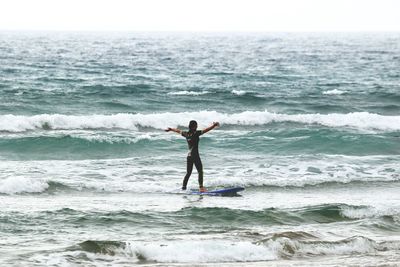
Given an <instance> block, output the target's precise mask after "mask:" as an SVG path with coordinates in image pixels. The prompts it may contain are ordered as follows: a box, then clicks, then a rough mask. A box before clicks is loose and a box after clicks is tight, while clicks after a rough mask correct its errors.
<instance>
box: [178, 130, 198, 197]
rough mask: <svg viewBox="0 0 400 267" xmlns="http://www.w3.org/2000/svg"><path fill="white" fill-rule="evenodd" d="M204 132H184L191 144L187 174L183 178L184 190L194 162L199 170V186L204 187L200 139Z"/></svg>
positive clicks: (189, 144)
mask: <svg viewBox="0 0 400 267" xmlns="http://www.w3.org/2000/svg"><path fill="white" fill-rule="evenodd" d="M202 134H203V131H188V132H186V131H183V132H182V136H183V137H185V138H186V141H187V143H188V146H189V153H188V156H187V164H186V175H185V178H184V179H183V185H182V189H183V190H186V186H187V183H188V181H189V177H190V175H191V174H192V170H193V164H194V165H195V166H196V169H197V172H198V173H199V186H200V187H203V164H202V163H201V159H200V155H199V141H200V135H202Z"/></svg>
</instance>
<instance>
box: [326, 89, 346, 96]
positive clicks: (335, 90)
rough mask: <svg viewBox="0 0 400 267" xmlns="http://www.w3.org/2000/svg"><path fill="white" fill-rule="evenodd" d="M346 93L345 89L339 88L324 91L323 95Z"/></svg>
mask: <svg viewBox="0 0 400 267" xmlns="http://www.w3.org/2000/svg"><path fill="white" fill-rule="evenodd" d="M345 93H346V92H345V91H341V90H338V89H333V90H329V91H325V92H322V94H323V95H342V94H345Z"/></svg>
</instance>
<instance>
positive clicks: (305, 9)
mask: <svg viewBox="0 0 400 267" xmlns="http://www.w3.org/2000/svg"><path fill="white" fill-rule="evenodd" d="M0 30H61V31H63V30H73V31H77V30H84V31H400V0H196V1H194V0H0Z"/></svg>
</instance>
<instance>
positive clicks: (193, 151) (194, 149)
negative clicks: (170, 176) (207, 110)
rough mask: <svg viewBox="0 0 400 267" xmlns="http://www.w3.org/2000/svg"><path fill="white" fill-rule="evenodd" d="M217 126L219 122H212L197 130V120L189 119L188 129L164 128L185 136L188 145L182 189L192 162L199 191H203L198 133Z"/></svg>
mask: <svg viewBox="0 0 400 267" xmlns="http://www.w3.org/2000/svg"><path fill="white" fill-rule="evenodd" d="M217 126H219V122H213V124H212V125H211V126H210V127H207V128H205V129H203V130H197V122H196V121H190V122H189V131H181V130H179V129H175V128H170V127H168V128H167V129H165V131H166V132H169V131H172V132H176V133H178V134H181V135H182V136H183V137H185V138H186V141H187V143H188V146H189V153H188V156H187V164H186V175H185V178H184V179H183V185H182V190H186V186H187V183H188V181H189V177H190V175H191V174H192V170H193V164H194V165H195V166H196V169H197V172H198V174H199V186H200V192H205V191H206V189H205V188H204V186H203V164H202V163H201V159H200V155H199V141H200V135H202V134H205V133H207V132H209V131H211V130H212V129H214V128H215V127H217Z"/></svg>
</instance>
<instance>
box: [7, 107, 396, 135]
mask: <svg viewBox="0 0 400 267" xmlns="http://www.w3.org/2000/svg"><path fill="white" fill-rule="evenodd" d="M192 119H194V120H197V121H199V123H200V124H201V125H200V126H207V125H208V124H210V123H212V122H213V121H219V122H220V123H221V124H225V125H233V126H256V125H267V124H271V123H287V122H289V123H299V124H305V125H313V124H316V125H322V126H325V127H332V128H352V129H358V130H378V131H384V132H393V131H400V116H383V115H379V114H374V113H368V112H355V113H347V114H338V113H331V114H319V113H317V114H293V115H291V114H280V113H272V112H268V111H267V110H265V111H245V112H241V113H233V114H227V113H219V112H216V111H199V112H181V113H171V112H166V113H153V114H140V113H138V114H128V113H118V114H115V115H82V116H74V115H61V114H53V115H50V114H42V115H34V116H18V115H1V116H0V131H5V132H24V131H33V130H72V129H126V130H137V129H138V128H139V127H149V128H154V129H165V128H166V127H168V126H184V127H186V125H187V123H188V121H189V120H192Z"/></svg>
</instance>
